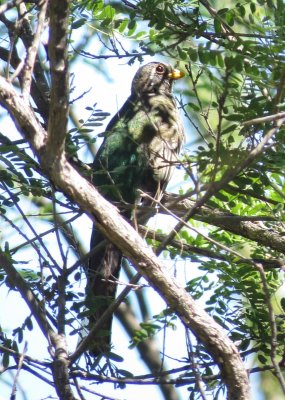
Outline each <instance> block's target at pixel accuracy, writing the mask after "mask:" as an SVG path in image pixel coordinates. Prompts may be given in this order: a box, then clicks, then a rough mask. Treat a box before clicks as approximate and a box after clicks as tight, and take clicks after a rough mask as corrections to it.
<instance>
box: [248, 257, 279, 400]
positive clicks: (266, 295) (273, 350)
mask: <svg viewBox="0 0 285 400" xmlns="http://www.w3.org/2000/svg"><path fill="white" fill-rule="evenodd" d="M255 268H256V269H257V270H258V272H259V275H260V279H261V283H262V288H263V293H264V298H265V302H266V306H267V309H268V317H269V326H270V333H271V335H270V358H271V362H272V365H273V368H274V372H275V375H276V378H277V379H278V381H279V383H280V387H281V389H282V391H283V394H284V395H285V380H284V376H283V373H282V371H281V368H280V366H279V364H278V362H277V359H276V356H277V353H276V349H277V344H278V339H277V326H276V322H275V319H276V317H275V313H274V309H273V306H272V303H271V296H270V291H269V287H268V283H267V279H266V275H265V272H264V269H263V266H262V265H261V264H259V263H255Z"/></svg>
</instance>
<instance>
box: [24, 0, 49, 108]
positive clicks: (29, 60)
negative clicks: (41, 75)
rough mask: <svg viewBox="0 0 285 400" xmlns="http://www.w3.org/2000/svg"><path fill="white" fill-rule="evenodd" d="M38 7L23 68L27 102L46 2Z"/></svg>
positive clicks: (43, 1) (43, 21) (42, 2)
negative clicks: (35, 23) (31, 39)
mask: <svg viewBox="0 0 285 400" xmlns="http://www.w3.org/2000/svg"><path fill="white" fill-rule="evenodd" d="M39 6H40V12H39V16H38V24H37V29H36V33H35V35H34V38H33V42H32V45H31V46H30V47H29V49H28V52H27V56H26V60H25V64H24V68H23V76H22V94H23V97H24V98H25V99H26V100H28V99H29V96H30V91H31V84H32V74H33V71H34V65H35V61H36V57H37V53H38V48H39V45H40V38H41V34H42V31H43V29H44V24H45V18H46V13H47V6H48V0H41V2H40V3H39Z"/></svg>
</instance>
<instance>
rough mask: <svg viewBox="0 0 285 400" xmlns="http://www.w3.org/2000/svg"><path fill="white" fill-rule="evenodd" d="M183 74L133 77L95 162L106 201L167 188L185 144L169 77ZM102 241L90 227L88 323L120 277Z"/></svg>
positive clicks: (160, 70)
mask: <svg viewBox="0 0 285 400" xmlns="http://www.w3.org/2000/svg"><path fill="white" fill-rule="evenodd" d="M181 76H182V74H181V73H179V71H176V70H173V69H172V68H171V67H170V66H167V65H165V64H162V63H157V62H153V63H149V64H147V65H145V66H143V67H141V68H140V69H139V70H138V72H137V73H136V75H135V77H134V79H133V83H132V92H131V96H130V97H129V99H128V100H127V101H126V103H125V104H124V105H123V107H122V108H121V110H120V111H119V112H118V113H117V114H116V115H115V116H114V117H113V118H112V120H111V121H110V123H109V124H108V126H107V129H106V132H105V135H104V136H105V137H104V141H103V143H102V145H101V147H100V149H99V151H98V153H97V155H96V158H95V160H94V164H93V168H94V175H93V183H94V185H95V186H96V187H97V188H98V190H99V191H100V192H101V193H102V194H103V195H104V197H106V198H107V199H108V200H109V201H111V202H124V203H129V204H134V203H135V202H136V201H137V200H138V189H140V190H141V191H143V192H147V193H149V194H150V195H151V196H157V197H159V196H160V195H161V193H162V192H163V190H164V189H165V187H166V185H167V183H168V182H169V179H170V178H171V175H172V172H173V169H174V168H175V163H176V162H177V154H178V153H179V151H180V148H181V145H182V142H183V140H184V133H183V127H182V124H181V122H180V119H179V114H178V110H177V107H176V104H175V101H174V99H173V97H172V95H171V89H172V81H173V79H178V78H180V77H181ZM124 216H125V217H126V218H127V219H129V218H130V217H131V214H130V212H127V211H126V212H125V213H124ZM102 243H104V238H103V236H102V235H101V234H100V232H98V231H97V230H96V226H94V229H93V233H92V237H91V250H92V249H94V247H96V246H97V248H98V245H100V244H101V246H99V248H98V250H97V251H95V253H94V254H92V256H91V257H90V261H89V270H88V274H87V277H88V287H87V294H88V296H87V303H89V307H90V308H93V311H92V315H91V317H90V324H91V325H92V324H93V323H94V322H95V321H96V320H97V319H98V318H99V317H100V315H101V314H102V312H103V311H104V310H105V309H106V307H107V305H108V304H109V302H110V300H112V299H113V298H114V297H115V293H116V283H114V282H112V281H114V280H116V279H117V278H118V276H119V271H120V264H121V258H122V254H121V252H120V251H119V250H118V249H117V248H116V244H115V243H113V244H112V243H109V242H105V244H104V245H102ZM96 299H97V301H96ZM102 299H103V303H102ZM104 299H105V304H104ZM90 304H93V305H92V306H90ZM94 304H95V307H93V306H94ZM111 322H112V319H110V321H107V323H106V324H105V325H104V326H103V327H102V332H101V333H102V334H103V335H102V336H101V337H98V340H97V341H96V343H94V346H93V348H92V349H91V352H92V354H93V355H98V354H100V353H102V352H107V351H108V350H109V346H110V330H111ZM103 331H106V336H104V332H103Z"/></svg>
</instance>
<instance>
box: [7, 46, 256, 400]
mask: <svg viewBox="0 0 285 400" xmlns="http://www.w3.org/2000/svg"><path fill="white" fill-rule="evenodd" d="M95 50H96V49H95ZM95 50H94V49H93V53H94V52H95ZM157 59H158V60H159V61H165V59H162V58H151V57H145V60H144V61H145V63H146V62H148V61H155V60H157ZM95 62H96V61H94V63H95ZM103 65H105V67H103V68H106V76H105V77H104V76H102V75H100V74H98V75H96V76H95V75H94V70H92V69H91V68H90V67H89V66H88V65H87V64H83V63H80V64H79V63H78V64H75V65H74V66H73V68H72V71H71V72H72V73H74V77H73V85H74V87H75V89H74V91H73V93H72V96H71V99H72V98H77V97H78V96H80V95H81V94H82V92H88V93H87V94H86V95H85V96H84V97H83V98H82V99H80V100H79V101H77V102H76V106H75V108H76V112H77V114H78V115H80V117H81V118H86V117H87V116H88V113H89V112H88V111H87V110H85V107H86V105H92V104H94V103H95V102H96V103H97V107H98V108H99V109H102V110H103V111H108V112H110V114H111V115H110V117H109V118H108V119H106V121H105V122H104V124H105V125H106V124H107V123H108V121H109V119H110V118H111V116H112V115H113V114H115V112H117V111H118V110H119V108H120V107H121V106H122V105H123V103H124V101H125V100H126V99H127V97H128V96H129V94H130V86H131V80H132V77H133V75H134V74H135V72H136V70H137V69H138V67H139V63H137V62H136V63H135V64H134V65H132V66H131V67H130V66H129V65H127V63H126V60H125V59H123V60H117V59H109V60H107V61H104V62H103ZM107 71H109V74H107ZM108 76H111V80H110V79H108V78H107V77H108ZM186 79H187V78H186ZM182 86H183V82H177V85H176V87H178V88H179V87H180V88H181V87H182ZM4 123H5V127H4V130H5V131H8V130H9V132H11V129H12V128H11V124H10V122H8V120H5V122H3V120H2V124H3V125H2V131H3V126H4ZM185 124H187V122H186V121H185ZM103 130H104V127H102V129H101V128H100V129H98V132H96V134H97V133H99V132H100V131H103ZM187 141H191V127H189V125H187ZM84 161H85V162H90V161H91V160H84ZM182 181H183V176H182V172H181V171H177V172H176V174H175V176H174V177H173V180H172V182H171V183H170V184H169V190H173V188H176V190H177V189H178V188H179V186H180V183H179V182H182ZM160 218H161V217H158V220H157V221H156V222H155V221H154V220H152V222H151V223H152V224H154V225H155V224H160ZM163 221H164V222H163V223H164V226H165V225H168V226H169V229H171V227H172V226H173V224H174V221H173V220H172V219H167V220H166V219H165V218H164V220H163ZM166 221H167V222H166ZM82 226H84V231H83V232H82V234H83V235H84V241H85V243H86V250H87V249H88V244H89V237H90V234H91V228H92V223H91V221H90V220H89V219H88V218H87V217H83V218H82V219H81V220H80V221H79V222H78V223H77V224H75V229H77V230H79V231H82ZM85 236H86V239H85ZM27 259H28V255H27ZM165 265H166V268H167V269H169V270H171V271H172V273H173V274H175V276H176V279H178V280H179V281H180V282H181V283H182V284H183V285H184V283H185V282H186V281H187V280H189V279H190V278H193V277H194V274H195V268H194V266H193V265H192V266H191V269H189V265H186V264H185V262H184V261H181V260H178V261H177V262H176V264H175V263H173V261H171V262H169V261H165ZM147 290H148V292H149V294H148V296H149V298H150V303H151V305H152V313H153V314H156V313H159V312H160V311H161V310H162V309H163V308H165V303H164V301H163V300H162V299H161V298H160V297H159V295H158V294H157V293H155V292H154V291H153V290H152V289H151V288H150V289H147ZM0 304H1V305H2V306H1V308H0V322H4V325H3V327H5V329H6V330H7V331H9V330H12V329H13V328H15V326H16V325H17V321H18V320H19V319H21V318H22V316H23V315H25V314H28V309H27V306H26V305H25V303H24V302H23V301H22V300H21V299H20V298H19V296H18V294H17V293H15V292H9V293H8V292H7V290H5V289H4V287H2V288H0ZM113 338H114V345H115V349H116V347H117V348H118V347H123V348H124V349H125V354H124V355H125V360H126V361H125V362H124V363H123V364H122V366H121V368H123V369H128V368H131V369H134V366H135V368H136V373H137V374H144V373H148V370H147V369H146V368H145V367H144V365H143V363H142V362H141V361H140V359H139V357H138V355H137V354H136V352H134V351H130V350H129V349H128V339H127V338H126V336H125V335H123V334H122V332H121V329H120V324H119V322H118V321H117V320H115V321H114V324H113ZM25 340H26V341H27V343H28V354H29V355H30V356H32V357H35V358H39V359H41V357H43V354H46V346H47V344H46V342H45V340H44V339H43V338H42V335H41V333H40V332H39V330H38V329H37V328H35V329H34V330H33V331H31V332H27V334H26V337H25ZM158 340H161V341H162V340H163V332H162V333H161V334H160V336H159V337H158ZM165 340H166V346H167V347H168V348H169V351H168V354H169V355H170V356H172V357H174V358H175V359H179V358H181V357H182V355H183V354H185V348H184V343H185V332H184V328H183V327H182V326H181V325H180V327H179V328H178V329H177V330H176V331H171V330H168V331H167V334H166V338H165ZM76 343H77V339H76V338H75V337H74V338H73V339H71V340H70V342H69V345H70V350H72V347H73V349H74V348H75V346H76ZM22 345H23V344H22ZM167 363H168V366H169V367H172V362H171V360H170V359H169V360H167ZM173 365H175V366H177V363H176V362H175V363H173ZM19 382H20V386H21V387H22V388H23V389H24V390H25V391H26V392H27V393H28V396H27V399H28V400H39V399H48V398H49V399H52V398H56V397H55V394H54V393H53V392H52V390H51V389H50V386H48V385H45V384H44V383H40V381H39V380H38V379H37V378H34V377H32V376H31V375H30V374H27V373H25V372H24V371H22V372H21V374H20V380H19ZM92 389H93V390H94V391H98V393H102V394H105V395H108V396H111V397H113V398H114V399H116V400H123V399H126V400H130V399H134V398H135V399H136V400H140V399H141V400H143V399H145V398H152V399H156V400H159V399H160V398H162V397H161V395H160V392H159V390H158V389H157V388H156V387H149V386H140V387H139V389H138V388H137V387H136V386H133V385H128V386H127V388H126V389H125V390H121V389H117V390H114V387H113V385H111V384H108V385H107V384H104V386H101V385H93V387H92ZM179 392H180V393H181V395H182V398H183V399H186V398H187V397H188V395H189V393H188V392H187V389H186V388H185V387H184V388H180V389H179ZM19 393H20V391H19ZM10 394H11V388H10V386H9V385H6V383H5V382H4V381H3V380H1V381H0V400H4V399H8V398H9V396H10ZM94 398H96V397H95V396H94V395H93V396H89V395H88V394H86V399H87V400H88V399H94ZM210 398H212V397H209V399H210ZM17 399H18V400H19V399H21V396H20V395H19V397H17ZM256 400H261V399H257V398H256Z"/></svg>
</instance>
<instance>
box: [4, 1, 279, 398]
mask: <svg viewBox="0 0 285 400" xmlns="http://www.w3.org/2000/svg"><path fill="white" fill-rule="evenodd" d="M14 3H15V4H14ZM14 3H13V7H11V8H10V9H7V10H6V9H4V6H5V5H7V4H8V3H5V4H4V5H1V6H0V19H1V23H2V24H1V26H0V33H1V39H2V40H1V45H0V58H1V60H2V74H3V75H4V74H5V76H6V77H9V78H10V80H11V81H14V83H15V86H16V87H18V88H19V87H22V82H23V74H24V70H23V69H20V68H22V65H21V60H24V59H25V57H26V54H27V51H28V49H29V48H30V45H31V43H32V41H33V39H34V36H35V34H34V33H33V32H35V31H36V28H37V26H38V23H39V12H40V10H41V5H40V3H39V2H37V1H34V2H30V3H29V2H23V3H22V4H21V5H18V6H16V2H14ZM223 3H225V4H224V5H223ZM284 8H285V5H284V3H283V2H282V1H281V0H268V1H266V0H252V1H250V2H248V1H239V2H235V1H230V2H229V1H228V2H221V1H220V2H218V1H212V2H211V4H210V3H209V2H207V1H205V0H203V1H183V0H167V1H163V2H161V1H157V0H138V1H136V2H132V1H122V2H104V1H103V0H98V1H91V0H81V1H73V2H71V7H70V16H69V23H70V37H69V44H68V46H69V47H68V50H69V60H70V65H76V63H82V65H83V64H84V63H85V64H88V65H89V67H92V73H93V77H92V80H94V81H95V80H96V76H99V75H100V74H102V73H103V74H106V65H107V64H108V62H109V61H111V60H112V59H113V58H115V59H116V60H117V61H118V62H120V60H121V59H123V60H125V61H126V62H127V63H128V64H129V65H132V64H134V63H136V65H139V64H138V61H139V62H141V61H144V60H145V59H148V57H149V56H155V57H156V58H158V59H161V57H165V58H164V59H167V60H168V61H169V62H170V63H171V64H177V65H179V66H180V68H183V69H184V71H185V75H186V78H185V79H184V86H183V89H182V90H180V93H179V95H178V93H177V96H178V98H177V101H178V103H179V106H180V109H181V113H182V114H184V116H185V119H184V120H185V127H186V130H187V143H186V144H185V148H184V152H183V155H182V157H181V165H180V166H179V168H180V171H182V173H183V175H184V178H183V179H184V181H183V182H181V183H180V189H179V195H180V197H178V198H177V201H176V203H177V204H178V206H177V207H176V206H175V205H173V204H172V207H171V211H170V210H168V211H166V210H165V209H164V208H161V211H162V212H163V213H166V214H167V213H171V215H172V216H173V214H176V215H178V216H179V217H181V215H182V212H183V206H185V203H183V202H184V200H185V199H187V200H186V209H187V210H188V211H189V208H190V209H191V208H193V212H192V215H191V218H190V219H188V220H187V221H186V223H184V225H183V229H182V230H180V231H179V232H177V234H176V236H175V239H173V240H172V241H170V242H169V243H168V244H167V246H166V247H164V249H163V250H164V253H163V257H164V258H165V259H166V263H167V265H170V266H171V267H173V269H174V272H175V273H177V274H178V275H179V276H180V277H181V276H182V275H183V273H182V272H181V270H182V269H183V266H185V269H186V270H190V271H191V273H189V272H188V273H187V274H186V275H187V282H183V284H185V287H186V289H187V291H188V292H189V294H191V296H193V297H194V298H195V299H196V300H197V301H199V302H200V303H201V304H202V305H203V306H204V307H205V309H206V310H207V312H208V313H209V314H210V315H211V316H213V318H214V319H215V320H216V321H217V322H218V323H219V324H220V325H221V326H222V327H223V328H224V329H225V330H226V332H227V334H228V336H229V337H230V338H231V339H232V340H233V341H234V342H235V343H236V344H237V346H238V348H239V350H240V353H241V356H242V357H243V359H244V360H245V362H248V363H249V364H247V365H248V366H251V367H252V372H253V373H254V372H261V373H262V371H267V370H270V371H272V372H273V374H274V375H275V376H277V379H276V378H275V379H276V382H277V383H278V386H279V387H281V388H282V390H284V387H285V385H284V376H283V373H282V367H284V363H285V360H284V358H285V355H284V354H285V350H284V334H285V326H284V299H283V298H282V291H283V287H282V282H283V281H282V280H283V273H282V267H283V261H282V260H283V259H284V255H283V254H284V252H285V242H284V219H285V214H284V206H283V202H284V198H285V195H284V185H285V180H284V163H285V162H284V150H285V148H284V147H285V141H284V134H285V132H284V125H283V121H284V117H285V114H284V111H283V110H284V82H285V63H284V55H285V54H284V35H285V31H284V29H285V28H284V26H285V24H284V15H285V9H284ZM47 21H48V19H47ZM47 23H48V22H47ZM15 27H17V29H15ZM44 33H45V32H44ZM44 40H45V36H44V34H43V39H42V43H41V45H40V46H39V48H38V53H37V59H36V63H35V69H34V74H33V83H32V86H31V88H32V89H31V99H32V102H33V105H34V106H35V109H36V111H37V114H38V116H39V118H40V120H41V122H42V124H43V126H46V125H47V122H48V113H47V112H46V110H47V109H48V104H49V101H50V99H49V85H50V71H49V59H48V56H47V48H46V46H45V41H44ZM94 48H96V51H93V49H94ZM110 74H112V72H110ZM72 90H73V87H72V80H71V94H73V92H72ZM181 92H182V93H181ZM85 94H86V93H83V89H82V91H81V95H80V96H79V97H78V98H76V99H75V100H72V103H71V112H70V117H69V126H70V129H69V132H68V140H67V152H68V154H69V158H70V159H71V160H73V162H74V163H75V164H76V165H77V168H78V169H79V170H80V171H81V173H82V174H83V175H84V176H86V177H87V178H89V177H90V174H91V172H90V168H88V165H86V164H83V163H82V162H84V163H85V162H86V160H89V159H91V158H92V157H93V156H94V153H95V151H96V147H97V138H98V137H100V135H99V134H100V133H101V131H102V130H103V124H104V122H105V119H106V118H107V116H108V113H109V110H100V109H99V108H98V107H99V106H98V105H97V104H87V105H86V113H87V114H88V115H87V117H86V118H82V117H81V116H80V117H79V116H78V115H79V113H78V110H77V108H76V104H77V103H78V101H83V100H84V96H85ZM102 95H104V94H102ZM97 100H98V101H99V96H98V99H97ZM2 121H3V123H2V127H1V134H0V142H1V146H0V161H1V164H0V188H1V192H0V211H1V226H2V232H1V253H3V254H5V256H7V257H8V258H9V260H10V261H11V262H12V263H13V264H14V266H15V267H16V269H17V271H18V272H19V274H20V275H21V276H22V278H24V280H25V281H26V283H27V284H28V285H29V288H30V289H31V290H32V291H33V293H34V295H35V296H36V297H37V298H38V299H39V300H40V302H41V303H42V305H43V307H44V309H45V312H46V314H47V315H48V318H49V320H50V321H51V323H53V324H55V325H56V324H57V321H58V319H59V317H60V313H62V312H63V317H62V318H63V320H64V324H65V328H64V331H65V332H66V335H67V338H68V341H70V343H71V344H70V346H71V348H72V346H74V344H72V338H73V337H74V336H76V337H78V335H81V334H82V324H83V322H82V321H83V320H84V317H85V316H86V310H85V308H84V296H85V294H84V283H85V271H84V268H85V267H86V265H87V261H86V260H87V258H88V255H86V253H87V251H88V245H86V243H84V242H85V240H86V238H85V236H84V237H83V236H82V227H83V226H87V225H85V224H88V223H89V222H86V221H87V219H86V217H84V216H82V212H81V210H80V208H79V207H78V206H77V205H75V204H73V203H72V202H71V201H70V199H68V198H67V197H66V196H64V195H63V194H62V193H61V192H59V191H57V188H55V187H54V185H53V182H51V181H50V180H49V178H48V177H47V175H46V173H45V171H43V170H42V169H41V166H40V164H39V162H38V160H37V159H36V158H35V157H34V155H33V153H32V151H31V149H30V148H29V145H28V143H27V142H26V141H25V140H23V139H22V137H21V136H19V135H18V134H17V133H14V134H13V135H10V126H9V125H7V116H6V113H5V112H3V113H2ZM77 155H78V156H79V158H80V159H81V161H82V162H81V163H80V162H79V161H78V160H77V161H76V160H75V161H74V157H75V156H77ZM179 201H180V202H181V203H183V204H182V206H181V207H180V209H179V204H180V203H179ZM187 201H189V202H190V203H187ZM189 204H190V205H189ZM180 205H181V204H180ZM181 210H182V211H181ZM187 210H185V209H184V211H185V212H187ZM158 221H160V219H159V220H158ZM161 221H165V222H162V223H161V224H160V223H159V224H158V225H159V226H158V227H157V228H159V229H158V231H157V232H156V233H155V232H153V233H152V235H148V241H149V244H150V245H153V246H154V247H157V246H159V244H160V243H162V242H163V241H164V240H165V238H166V237H167V235H168V234H169V233H170V232H171V228H169V226H170V225H171V224H170V222H169V217H166V216H164V217H162V219H161ZM168 222H169V223H168ZM89 226H90V225H89ZM90 232H91V231H90ZM85 233H86V232H84V234H85ZM88 240H89V239H88ZM161 257H162V256H161ZM192 271H194V272H193V273H192ZM126 275H128V270H126ZM181 279H182V278H181ZM0 280H1V287H2V289H3V291H4V289H5V288H6V289H7V290H8V291H10V292H13V291H15V290H16V289H15V286H14V284H13V281H11V278H10V277H9V276H7V275H6V274H5V273H4V272H3V271H2V270H1V274H0ZM146 292H147V293H148V294H149V292H150V289H148V290H147V291H143V290H139V291H138V292H135V293H134V294H133V295H132V296H131V297H130V298H128V299H127V301H128V302H130V304H131V305H132V304H133V306H134V307H135V304H136V303H138V304H139V306H138V307H135V309H136V310H135V311H136V318H137V321H136V325H135V327H134V326H131V327H130V326H128V324H127V322H126V321H125V322H124V327H125V329H126V331H127V332H128V335H129V336H130V337H129V340H130V341H131V345H130V347H131V348H132V351H135V349H136V348H137V349H138V350H139V351H140V352H141V354H143V352H146V348H145V347H142V346H144V344H145V345H146V346H148V345H149V346H150V343H152V341H153V337H154V336H155V335H156V334H158V333H159V337H160V338H162V346H161V348H160V347H157V348H159V349H160V350H161V351H162V353H163V356H162V367H161V369H160V371H161V374H160V375H159V374H158V373H157V371H158V369H157V368H156V367H155V366H154V364H155V362H154V361H150V360H149V361H146V362H147V364H148V367H149V369H150V371H151V377H155V379H154V382H153V383H156V384H161V386H160V388H161V390H162V393H163V396H164V398H167V399H174V398H177V397H175V396H176V394H175V393H174V392H175V389H173V390H169V391H168V392H167V391H165V388H164V389H163V387H165V386H166V385H163V383H164V379H165V376H167V373H166V371H167V367H166V364H165V358H167V356H168V355H172V357H174V355H173V349H171V344H169V343H168V342H167V340H166V339H165V338H166V336H167V332H168V331H171V330H174V329H176V328H177V329H180V330H181V329H182V328H181V323H180V322H179V320H178V319H177V315H176V312H175V310H174V309H171V308H170V307H167V308H165V309H163V307H162V310H160V312H157V311H153V310H152V307H151V304H148V299H147V296H146ZM63 297H64V302H65V303H64V304H65V305H64V311H62V308H61V307H62V306H61V305H60V304H61V303H60V302H61V301H62V298H63ZM17 301H20V298H18V300H17ZM129 312H130V313H131V311H129ZM153 313H154V314H155V315H154V316H153V315H152V314H153ZM119 314H120V312H118V315H119ZM139 323H140V325H139ZM7 325H8V326H9V324H7V321H5V320H1V327H2V345H1V348H0V349H1V352H2V361H3V372H6V371H9V370H17V369H18V368H19V369H21V368H23V370H25V371H28V372H29V373H31V374H38V379H42V380H50V373H48V372H47V368H46V366H47V362H46V359H48V358H49V357H50V355H49V353H48V351H47V350H46V352H45V354H44V355H43V356H42V360H36V359H34V358H33V357H30V356H29V349H28V350H27V352H26V354H24V361H21V362H22V366H21V367H19V354H20V353H21V352H22V349H23V341H24V340H26V339H25V338H26V336H27V331H33V330H35V329H36V328H35V326H36V321H35V319H34V317H33V315H31V314H30V313H28V314H27V315H23V316H22V317H21V318H19V320H17V321H15V324H14V325H13V329H12V330H9V329H8V326H7ZM130 332H131V333H130ZM156 346H158V345H157V344H156ZM183 346H184V347H183V349H184V352H183V355H177V357H176V356H175V357H174V358H175V359H176V361H177V362H176V363H170V364H171V366H172V370H173V371H174V372H173V373H172V374H171V371H170V372H169V379H172V380H173V381H172V382H173V383H174V384H176V385H177V387H179V386H181V387H183V388H186V390H187V393H188V395H189V398H190V399H198V398H203V399H205V398H206V397H205V396H207V395H211V396H212V398H222V397H223V390H224V387H223V384H222V383H221V381H220V376H219V375H215V374H216V373H217V367H216V365H215V363H214V361H213V359H212V358H211V357H210V355H209V354H208V352H207V350H206V349H205V348H204V346H203V345H202V344H201V343H200V342H199V341H198V340H196V339H195V338H194V337H192V335H190V334H189V332H186V334H185V343H184V344H183ZM29 347H32V344H30V345H29ZM124 351H125V350H124V349H123V348H119V347H117V348H116V349H114V352H112V353H111V354H110V355H109V358H106V359H102V360H96V361H94V360H92V359H91V358H90V357H89V356H88V354H86V355H85V356H84V359H83V357H82V359H81V361H80V362H79V363H78V365H76V369H74V370H73V374H74V375H73V377H74V379H77V378H78V379H79V378H82V377H83V372H82V371H85V373H86V377H87V379H88V380H89V381H90V382H91V383H92V382H93V381H95V380H96V381H97V382H113V384H114V385H115V387H120V388H124V387H125V385H127V384H128V383H133V381H132V380H135V379H137V381H138V382H139V380H140V379H145V380H147V379H149V375H145V376H143V377H141V376H140V375H141V374H139V373H137V372H136V370H135V368H134V369H131V367H126V368H125V367H121V363H122V362H123V359H124V358H125V357H124ZM117 353H118V354H117ZM249 355H250V359H249V358H248V357H249ZM248 360H250V361H248ZM163 369H164V370H163ZM80 371H81V372H82V374H81V375H80ZM95 374H96V375H95ZM71 376H72V375H71ZM128 379H129V380H128ZM80 385H81V384H80ZM80 385H79V386H77V390H78V391H79V392H80V390H83V389H78V387H80ZM88 390H91V393H92V390H93V393H95V391H94V389H93V388H92V386H90V388H89V389H88ZM98 390H99V391H100V390H101V391H100V396H102V397H104V398H109V397H108V395H104V386H102V389H101V387H100V389H98ZM98 390H97V391H98ZM278 390H279V389H278ZM280 390H281V389H280ZM177 392H178V393H180V394H181V393H182V394H184V395H185V391H184V392H183V390H182V391H181V390H180V389H179V388H178V389H177ZM80 393H81V392H80ZM96 393H97V392H96ZM255 397H257V394H256V395H255ZM110 398H111V397H110Z"/></svg>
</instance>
